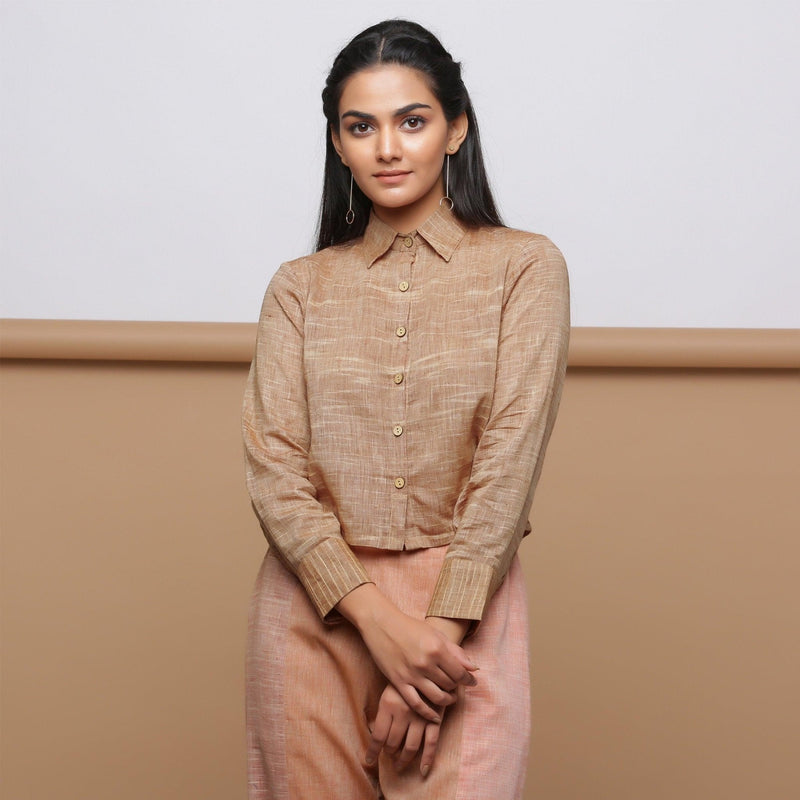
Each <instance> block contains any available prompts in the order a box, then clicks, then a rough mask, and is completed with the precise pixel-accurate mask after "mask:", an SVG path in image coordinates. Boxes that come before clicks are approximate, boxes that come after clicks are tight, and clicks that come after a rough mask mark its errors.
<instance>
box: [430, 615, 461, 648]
mask: <svg viewBox="0 0 800 800" xmlns="http://www.w3.org/2000/svg"><path fill="white" fill-rule="evenodd" d="M425 621H426V622H427V623H428V624H429V625H430V626H431V627H433V628H435V629H436V630H437V631H439V632H440V633H442V634H444V635H445V636H446V637H447V638H448V639H449V640H450V641H451V642H453V643H455V644H461V640H462V639H463V638H464V637H465V636H466V635H467V631H468V630H469V626H470V620H468V619H456V618H454V617H427V618H426V619H425Z"/></svg>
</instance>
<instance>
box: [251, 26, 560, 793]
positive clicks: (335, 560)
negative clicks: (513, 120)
mask: <svg viewBox="0 0 800 800" xmlns="http://www.w3.org/2000/svg"><path fill="white" fill-rule="evenodd" d="M322 96H323V109H324V112H325V117H326V120H327V125H326V138H327V155H326V163H325V179H324V191H323V197H322V208H321V215H320V224H319V238H318V250H317V252H316V253H315V254H313V255H311V256H307V257H305V258H300V259H298V260H296V261H292V262H289V263H287V264H284V265H282V266H281V268H280V269H279V270H278V272H277V273H276V275H275V277H274V278H273V279H272V282H271V283H270V286H269V288H268V290H267V294H266V297H265V299H264V304H263V307H262V311H261V318H260V322H259V328H258V339H257V344H256V353H255V358H254V360H253V365H252V368H251V371H250V377H249V381H248V385H247V391H246V395H245V406H244V423H243V429H244V438H245V446H246V453H247V466H248V487H249V490H250V493H251V496H252V500H253V505H254V508H255V510H256V513H257V515H258V517H259V519H260V521H261V525H262V528H263V530H264V533H265V535H266V538H267V540H268V542H269V551H268V553H267V555H266V557H265V559H264V562H263V564H262V567H261V571H260V573H259V576H258V579H257V582H256V586H255V590H254V594H253V598H252V605H251V614H250V625H249V640H248V656H247V713H248V743H249V767H248V769H249V790H250V797H251V798H289V799H290V800H307V798H334V800H339V798H341V799H342V800H361V798H376V797H386V798H390V799H392V798H408V799H409V800H410V799H411V798H413V799H414V800H416V799H418V798H419V799H421V798H429V799H430V800H448V799H450V798H452V799H453V800H456V799H459V800H479V799H480V798H487V800H506V799H507V798H518V797H521V792H522V786H523V781H524V774H525V765H526V762H527V757H528V730H529V686H528V645H527V637H528V629H527V617H526V599H525V591H524V586H523V582H522V575H521V572H520V566H519V562H518V560H517V558H516V551H517V547H518V545H519V543H520V540H521V539H522V537H523V536H524V535H525V534H526V533H527V532H528V531H529V530H530V528H529V526H528V512H529V509H530V504H531V499H532V496H533V490H534V487H535V485H536V482H537V479H538V476H539V472H540V470H541V466H542V459H543V457H544V450H545V446H546V444H547V441H548V438H549V436H550V431H551V429H552V426H553V422H554V420H555V415H556V410H557V407H558V402H559V398H560V394H561V386H562V383H563V379H564V373H565V367H566V355H567V341H568V336H569V319H568V287H567V275H566V269H565V265H564V260H563V258H562V256H561V253H560V252H559V251H558V249H557V248H556V247H555V246H554V245H553V244H552V243H551V242H550V241H549V240H548V239H546V238H545V237H543V236H540V235H536V234H530V233H523V232H521V231H515V230H511V229H509V228H505V227H503V225H502V223H501V221H500V218H499V216H498V213H497V211H496V209H495V204H494V201H493V199H492V195H491V192H490V190H489V184H488V181H487V178H486V174H485V170H484V165H483V158H482V155H481V148H480V140H479V138H478V128H477V124H476V121H475V116H474V113H473V110H472V104H471V102H470V99H469V95H468V94H467V91H466V89H465V87H464V84H463V82H462V80H461V74H460V66H459V64H457V63H456V62H454V61H453V59H452V58H451V56H450V54H449V53H448V52H447V51H446V50H445V49H444V48H443V47H442V45H441V43H440V42H439V41H438V40H437V39H436V38H435V37H434V36H433V35H432V34H431V33H430V32H429V31H427V30H425V29H424V28H422V27H420V26H419V25H416V24H414V23H410V22H404V21H399V20H390V21H386V22H382V23H380V24H378V25H375V26H373V27H371V28H368V29H367V30H365V31H364V32H363V33H360V34H359V35H358V36H356V37H355V38H354V39H353V40H352V41H351V42H350V43H349V44H348V45H347V46H346V47H345V48H344V50H342V52H341V53H340V54H339V55H338V57H337V58H336V60H335V62H334V64H333V68H332V69H331V72H330V75H329V76H328V80H327V83H326V86H325V89H324V91H323V95H322Z"/></svg>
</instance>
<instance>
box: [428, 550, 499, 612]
mask: <svg viewBox="0 0 800 800" xmlns="http://www.w3.org/2000/svg"><path fill="white" fill-rule="evenodd" d="M493 582H494V570H493V569H492V568H491V567H490V566H489V565H488V564H480V563H477V562H475V561H469V560H467V559H464V558H447V559H445V562H444V564H442V569H441V571H440V572H439V579H438V581H437V582H436V588H435V589H434V590H433V597H432V598H431V602H430V605H429V606H428V611H427V614H426V616H428V617H451V618H453V619H471V620H479V619H481V617H483V610H484V608H485V606H486V603H487V601H488V600H489V597H490V595H491V592H492V589H493V588H494V587H493Z"/></svg>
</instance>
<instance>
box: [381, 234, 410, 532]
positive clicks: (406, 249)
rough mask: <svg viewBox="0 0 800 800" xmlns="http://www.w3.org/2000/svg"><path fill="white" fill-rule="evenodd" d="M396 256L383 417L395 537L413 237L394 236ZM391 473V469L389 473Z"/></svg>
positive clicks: (403, 469)
mask: <svg viewBox="0 0 800 800" xmlns="http://www.w3.org/2000/svg"><path fill="white" fill-rule="evenodd" d="M398 242H399V244H400V252H398V253H397V255H398V256H400V258H399V259H398V261H396V262H395V263H396V264H397V265H398V267H399V270H398V272H395V276H394V279H393V287H392V289H391V293H390V296H391V295H393V296H394V298H393V299H394V302H392V303H391V304H390V308H392V309H393V310H394V312H395V313H396V314H397V316H396V317H395V320H394V331H393V336H392V338H393V339H394V347H393V348H392V349H393V350H394V352H395V353H396V354H397V358H396V360H395V362H394V365H393V366H394V368H395V370H396V371H395V372H394V373H393V374H392V391H393V392H394V395H393V398H392V402H391V403H390V405H389V408H390V409H391V410H390V414H391V415H392V417H390V418H389V420H387V423H388V429H389V430H388V431H387V435H388V436H389V438H391V439H392V440H393V442H394V444H393V445H392V449H391V452H392V453H393V455H394V459H393V463H392V465H391V467H390V468H391V470H392V471H393V472H394V475H393V477H392V478H391V480H392V485H393V489H392V501H391V507H392V512H391V526H392V529H393V533H395V534H396V535H397V536H398V537H402V536H403V531H404V530H405V526H406V512H407V507H408V483H407V482H408V453H407V447H406V436H405V424H404V420H405V419H406V386H405V383H406V381H407V372H408V359H409V355H408V353H409V349H408V343H409V336H411V335H412V332H411V331H410V329H409V325H408V319H409V316H410V313H411V295H412V292H410V291H409V289H410V288H411V273H412V270H413V265H414V262H415V260H416V247H415V241H414V239H413V237H411V236H404V237H401V238H400V239H399V240H398ZM392 418H393V419H392ZM390 474H391V473H390Z"/></svg>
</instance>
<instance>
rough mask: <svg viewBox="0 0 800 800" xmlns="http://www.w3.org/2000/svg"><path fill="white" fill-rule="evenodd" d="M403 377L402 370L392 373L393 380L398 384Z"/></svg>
mask: <svg viewBox="0 0 800 800" xmlns="http://www.w3.org/2000/svg"><path fill="white" fill-rule="evenodd" d="M404 378H405V375H403V373H402V372H396V373H395V375H394V382H395V383H396V384H398V385H399V384H401V383H402V382H403V379H404Z"/></svg>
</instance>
